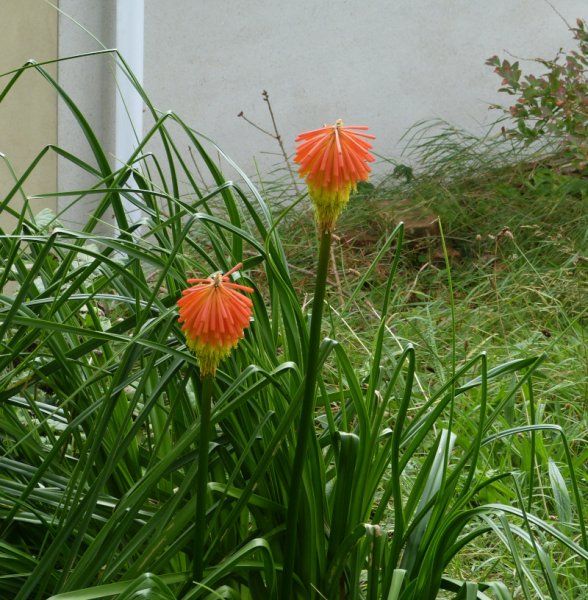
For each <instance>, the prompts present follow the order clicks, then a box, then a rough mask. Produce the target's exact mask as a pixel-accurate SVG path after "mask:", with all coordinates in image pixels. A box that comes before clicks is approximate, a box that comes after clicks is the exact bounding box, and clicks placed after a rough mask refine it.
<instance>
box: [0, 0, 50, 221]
mask: <svg viewBox="0 0 588 600" xmlns="http://www.w3.org/2000/svg"><path fill="white" fill-rule="evenodd" d="M0 23H2V39H1V40H0V49H1V51H0V73H5V72H7V71H10V70H12V69H15V68H18V67H20V66H21V65H23V64H24V63H25V62H26V61H27V60H28V59H30V58H34V59H35V60H37V61H38V62H41V61H43V60H49V59H54V58H56V56H57V34H58V13H57V11H56V10H55V8H53V7H51V6H49V5H48V4H47V3H46V2H44V1H43V0H0ZM49 71H50V72H51V73H52V75H55V73H56V68H55V66H51V67H50V68H49ZM9 81H10V76H5V77H2V78H0V89H4V87H5V86H6V85H7V84H8V82H9ZM56 140H57V95H56V93H55V91H54V90H53V88H52V87H51V86H50V85H49V84H48V83H47V81H45V79H44V78H43V77H42V76H41V75H40V74H39V73H38V72H37V71H35V70H34V69H31V70H29V71H27V72H25V73H24V74H23V75H22V76H21V78H20V79H19V81H18V82H17V83H16V85H15V86H14V87H13V88H12V89H11V90H10V92H9V93H8V95H7V96H6V98H5V99H4V101H3V102H2V103H1V104H0V153H2V154H4V155H5V156H6V158H7V159H8V160H9V161H10V164H11V165H12V167H13V168H14V170H15V172H16V174H17V175H18V176H20V175H22V173H23V172H24V171H25V170H26V168H27V167H28V166H29V165H30V163H31V162H32V161H33V160H34V158H35V156H36V155H37V154H38V153H39V152H40V151H41V150H42V148H43V147H44V146H46V145H47V144H55V143H56ZM13 185H14V180H13V178H12V176H11V174H10V171H9V169H8V168H7V165H6V163H5V161H4V160H0V199H2V200H3V199H4V198H5V197H6V194H7V192H8V191H9V190H10V189H11V188H12V187H13ZM23 189H24V192H25V193H26V195H27V196H32V195H34V194H41V193H51V192H53V191H55V190H56V189H57V161H56V157H55V155H54V153H53V152H49V153H48V154H46V155H45V157H44V158H43V159H42V161H41V162H40V163H39V164H38V166H37V168H36V169H35V171H34V172H33V173H32V174H31V176H30V178H29V179H28V180H27V182H26V183H25V185H24V186H23ZM10 206H11V207H12V208H14V209H15V210H18V209H21V208H22V206H23V200H22V197H21V196H20V195H19V196H18V197H15V198H14V199H13V200H12V201H11V204H10ZM30 206H31V209H32V210H33V212H34V213H37V212H38V211H39V210H41V209H42V208H44V207H49V208H52V209H53V210H55V207H56V201H55V199H54V198H50V199H43V200H35V199H33V200H31V201H30ZM13 224H14V219H13V218H12V217H10V215H8V214H7V212H6V211H3V212H2V213H0V227H1V228H2V229H3V230H4V232H5V233H8V232H9V231H11V227H12V225H13Z"/></svg>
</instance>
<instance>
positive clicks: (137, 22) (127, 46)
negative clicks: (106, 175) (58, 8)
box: [115, 0, 145, 223]
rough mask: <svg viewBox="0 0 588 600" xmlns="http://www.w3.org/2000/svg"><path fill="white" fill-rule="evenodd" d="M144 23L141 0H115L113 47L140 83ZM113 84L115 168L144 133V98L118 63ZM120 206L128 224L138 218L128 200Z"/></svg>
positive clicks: (143, 4) (141, 78)
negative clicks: (114, 37) (114, 88)
mask: <svg viewBox="0 0 588 600" xmlns="http://www.w3.org/2000/svg"><path fill="white" fill-rule="evenodd" d="M144 23H145V3H144V0H117V3H116V47H117V48H118V51H119V52H120V54H121V56H122V57H123V58H124V59H125V61H126V62H127V64H128V65H129V67H130V69H131V71H132V72H133V73H134V75H135V77H136V78H137V80H138V81H139V83H140V84H141V85H143V57H144V46H145V36H144V31H145V28H144ZM116 83H117V93H116V112H115V115H116V116H115V157H116V168H117V169H118V168H120V167H121V166H122V165H125V164H127V163H128V159H129V158H130V156H131V154H132V153H133V151H134V150H135V149H136V147H137V145H138V143H137V140H138V139H141V138H142V136H143V101H142V99H141V96H140V95H139V94H138V92H137V90H136V89H135V88H134V86H133V84H132V83H131V82H130V81H129V79H128V78H127V76H126V75H125V74H124V72H123V70H122V68H121V67H120V66H118V67H117V69H116ZM135 168H136V165H135ZM123 205H124V208H125V212H126V213H127V216H128V219H129V223H136V222H137V221H138V220H139V219H140V218H141V211H140V210H139V209H137V208H136V207H135V206H134V204H133V203H132V202H130V200H128V199H124V198H123Z"/></svg>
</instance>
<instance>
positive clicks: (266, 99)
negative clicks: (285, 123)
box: [237, 90, 300, 194]
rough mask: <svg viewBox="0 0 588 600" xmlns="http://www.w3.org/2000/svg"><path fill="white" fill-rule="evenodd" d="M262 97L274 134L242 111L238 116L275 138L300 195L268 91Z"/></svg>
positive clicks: (262, 93) (263, 92) (264, 91)
mask: <svg viewBox="0 0 588 600" xmlns="http://www.w3.org/2000/svg"><path fill="white" fill-rule="evenodd" d="M261 96H262V98H263V101H264V102H266V103H267V108H268V110H269V113H270V118H271V120H272V125H273V127H274V133H272V132H271V131H267V130H266V129H264V128H263V127H260V126H259V125H258V124H257V123H254V122H253V121H251V120H250V119H248V118H247V117H246V116H245V113H244V112H243V111H241V112H240V113H239V114H238V115H237V116H238V117H240V118H241V119H243V120H244V121H246V122H247V123H249V125H251V126H252V127H255V129H257V130H258V131H261V133H265V135H269V136H270V137H271V138H273V139H274V140H276V141H277V142H278V144H279V146H280V150H281V151H282V156H283V157H284V162H285V163H286V167H287V169H288V173H290V178H291V179H292V185H293V186H294V189H295V190H296V193H297V194H300V188H299V187H298V181H297V179H296V175H295V174H294V170H293V169H292V165H291V164H290V158H289V157H288V153H287V152H286V148H284V143H283V142H282V136H281V135H280V132H279V131H278V126H277V124H276V119H275V117H274V111H273V110H272V105H271V102H270V99H269V94H268V92H267V91H266V90H263V91H262V92H261Z"/></svg>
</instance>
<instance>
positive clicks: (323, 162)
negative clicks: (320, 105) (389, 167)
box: [294, 119, 375, 229]
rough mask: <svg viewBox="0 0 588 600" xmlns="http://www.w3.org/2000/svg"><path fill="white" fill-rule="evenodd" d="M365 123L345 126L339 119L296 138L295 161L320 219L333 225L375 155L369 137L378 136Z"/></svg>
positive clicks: (330, 226) (365, 177) (322, 224)
mask: <svg viewBox="0 0 588 600" xmlns="http://www.w3.org/2000/svg"><path fill="white" fill-rule="evenodd" d="M366 130H367V127H365V126H364V125H353V126H348V127H345V126H344V125H343V121H341V119H339V120H338V121H337V122H336V123H335V124H334V125H325V126H324V127H322V128H321V129H315V130H314V131H307V132H306V133H301V134H300V135H299V136H298V137H297V138H296V142H300V143H299V145H298V147H297V149H296V156H295V157H294V162H297V163H298V164H299V165H300V175H301V177H305V178H306V183H307V185H308V191H309V193H310V197H311V199H312V201H313V203H314V206H315V210H316V216H317V220H318V223H319V225H320V226H321V227H323V228H325V229H332V227H333V226H334V225H335V222H336V221H337V218H338V217H339V215H340V214H341V211H342V210H343V208H345V205H346V204H347V202H348V201H349V195H350V194H351V192H352V191H355V189H356V186H357V182H358V181H366V180H367V179H368V176H369V173H370V171H371V169H370V168H369V166H368V165H367V163H368V162H372V161H373V160H374V157H373V156H372V155H371V154H370V153H369V149H370V148H371V147H372V146H371V144H370V143H369V142H367V141H366V139H369V140H373V139H375V136H373V135H370V134H368V133H360V132H362V131H366Z"/></svg>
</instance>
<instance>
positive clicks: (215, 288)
mask: <svg viewBox="0 0 588 600" xmlns="http://www.w3.org/2000/svg"><path fill="white" fill-rule="evenodd" d="M241 266H242V264H241V263H239V264H238V265H236V266H235V267H233V268H232V269H231V270H230V271H227V272H226V273H225V274H224V275H223V274H221V273H214V274H213V275H211V276H210V277H206V278H196V279H188V283H195V284H197V285H195V286H194V287H191V288H188V289H185V290H184V291H183V292H182V297H181V298H180V299H179V300H178V307H179V309H180V315H179V319H178V321H179V322H180V323H182V331H183V332H184V334H185V335H186V343H187V345H188V347H189V348H190V349H191V350H192V351H194V352H195V354H196V356H197V358H198V362H199V364H200V372H201V374H202V375H214V374H215V372H216V368H217V366H218V364H219V362H220V361H221V360H222V359H223V358H225V357H226V356H228V355H229V353H230V351H231V349H232V348H233V347H234V346H236V345H237V343H238V341H239V340H240V339H241V338H242V337H243V332H244V330H245V329H247V327H249V323H250V319H251V316H252V306H253V303H252V301H251V299H250V298H248V297H247V296H244V295H243V294H241V293H239V292H240V291H241V292H247V293H253V291H254V290H253V289H252V288H250V287H247V286H244V285H240V284H237V283H233V282H232V281H231V280H230V276H231V275H232V274H233V273H234V272H235V271H237V270H238V269H239V268H240V267H241ZM237 290H239V291H237Z"/></svg>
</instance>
